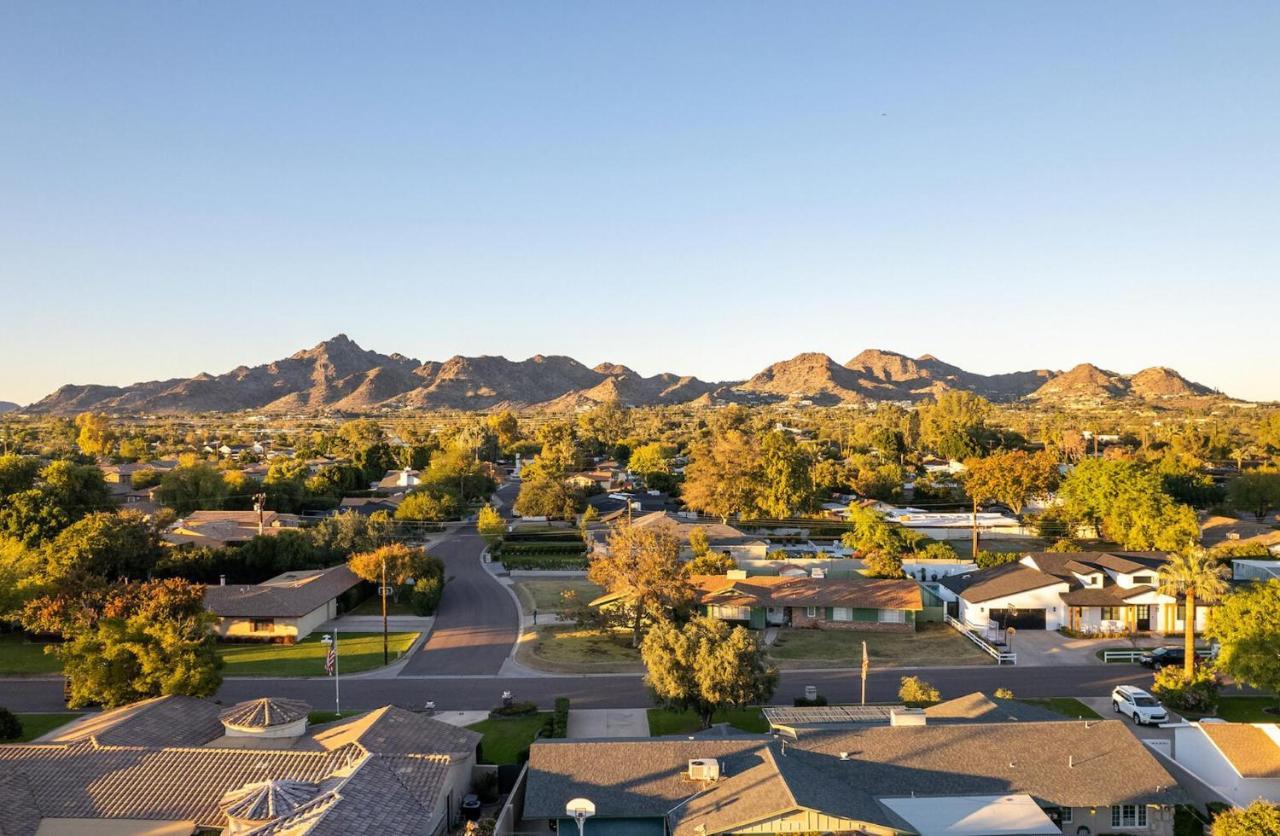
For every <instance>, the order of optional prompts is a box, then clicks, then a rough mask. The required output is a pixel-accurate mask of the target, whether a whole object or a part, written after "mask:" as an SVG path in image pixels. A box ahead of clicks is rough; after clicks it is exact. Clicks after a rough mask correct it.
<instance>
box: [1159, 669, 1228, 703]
mask: <svg viewBox="0 0 1280 836" xmlns="http://www.w3.org/2000/svg"><path fill="white" fill-rule="evenodd" d="M1218 686H1219V682H1218V677H1217V676H1216V675H1214V673H1213V672H1212V671H1210V670H1208V669H1207V668H1204V667H1197V668H1196V669H1195V671H1194V672H1193V673H1192V674H1191V676H1190V678H1188V677H1187V674H1186V671H1185V670H1183V669H1182V667H1180V666H1170V667H1166V668H1161V669H1160V670H1159V671H1157V672H1156V679H1155V683H1154V684H1153V685H1152V686H1151V693H1152V694H1154V695H1155V696H1156V697H1158V698H1159V699H1160V701H1161V702H1163V703H1164V704H1165V705H1167V706H1169V707H1170V708H1176V709H1179V710H1182V711H1194V712H1197V713H1199V714H1209V713H1212V712H1213V711H1215V710H1216V709H1217V707H1218Z"/></svg>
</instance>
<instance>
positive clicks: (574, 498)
mask: <svg viewBox="0 0 1280 836" xmlns="http://www.w3.org/2000/svg"><path fill="white" fill-rule="evenodd" d="M583 504H584V502H583V499H582V495H581V494H580V493H579V492H578V491H576V490H574V489H573V488H571V487H569V486H568V485H567V484H565V482H564V479H562V478H554V477H551V476H535V477H534V478H532V479H525V480H523V481H522V482H521V483H520V493H519V494H518V495H517V496H516V504H515V511H516V513H517V514H519V515H520V516H522V517H547V518H549V519H570V518H572V517H573V516H575V515H576V514H577V513H578V509H579V508H581V507H582V506H583Z"/></svg>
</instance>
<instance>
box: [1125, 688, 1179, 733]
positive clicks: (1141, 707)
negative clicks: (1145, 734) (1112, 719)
mask: <svg viewBox="0 0 1280 836" xmlns="http://www.w3.org/2000/svg"><path fill="white" fill-rule="evenodd" d="M1111 708H1112V710H1114V711H1115V712H1116V713H1117V714H1123V715H1125V716H1126V717H1128V718H1129V719H1131V720H1133V722H1134V723H1136V724H1137V725H1139V726H1142V725H1147V726H1155V725H1159V724H1160V723H1166V722H1168V721H1169V712H1167V711H1165V709H1164V706H1163V705H1161V704H1160V700H1158V699H1156V698H1155V697H1153V696H1151V695H1150V694H1148V693H1147V692H1146V691H1144V690H1142V689H1141V688H1135V687H1134V686H1132V685H1121V686H1120V687H1118V688H1116V689H1115V690H1114V691H1112V692H1111Z"/></svg>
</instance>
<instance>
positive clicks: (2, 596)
mask: <svg viewBox="0 0 1280 836" xmlns="http://www.w3.org/2000/svg"><path fill="white" fill-rule="evenodd" d="M42 563H43V561H42V560H41V555H40V553H39V552H38V551H36V550H35V549H31V548H28V547H27V546H25V545H23V543H22V541H21V540H15V539H13V538H12V537H0V621H10V620H12V619H14V618H15V617H16V614H17V613H18V611H20V610H21V609H22V608H23V606H25V605H26V603H27V602H28V601H29V600H31V599H32V598H33V597H35V596H36V595H37V594H38V592H39V589H40V586H41V584H42V583H43V582H44V575H43V572H42V569H43V566H42Z"/></svg>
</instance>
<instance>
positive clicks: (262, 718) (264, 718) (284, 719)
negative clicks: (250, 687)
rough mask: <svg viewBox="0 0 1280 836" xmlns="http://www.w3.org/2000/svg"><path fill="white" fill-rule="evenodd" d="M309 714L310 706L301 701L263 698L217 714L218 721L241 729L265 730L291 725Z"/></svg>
mask: <svg viewBox="0 0 1280 836" xmlns="http://www.w3.org/2000/svg"><path fill="white" fill-rule="evenodd" d="M310 713H311V706H310V705H307V704H306V703H305V702H303V701H302V700H285V699H278V698H276V697H263V698H261V699H256V700H247V701H245V702H240V703H236V704H235V705H233V706H231V707H230V708H228V709H226V710H225V711H223V712H221V713H220V714H218V719H219V720H220V721H222V722H223V723H225V724H226V725H229V726H236V727H238V728H242V729H265V728H269V727H271V726H284V725H287V724H289V723H293V722H295V721H297V720H301V719H302V718H303V717H306V716H307V715H308V714H310Z"/></svg>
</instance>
